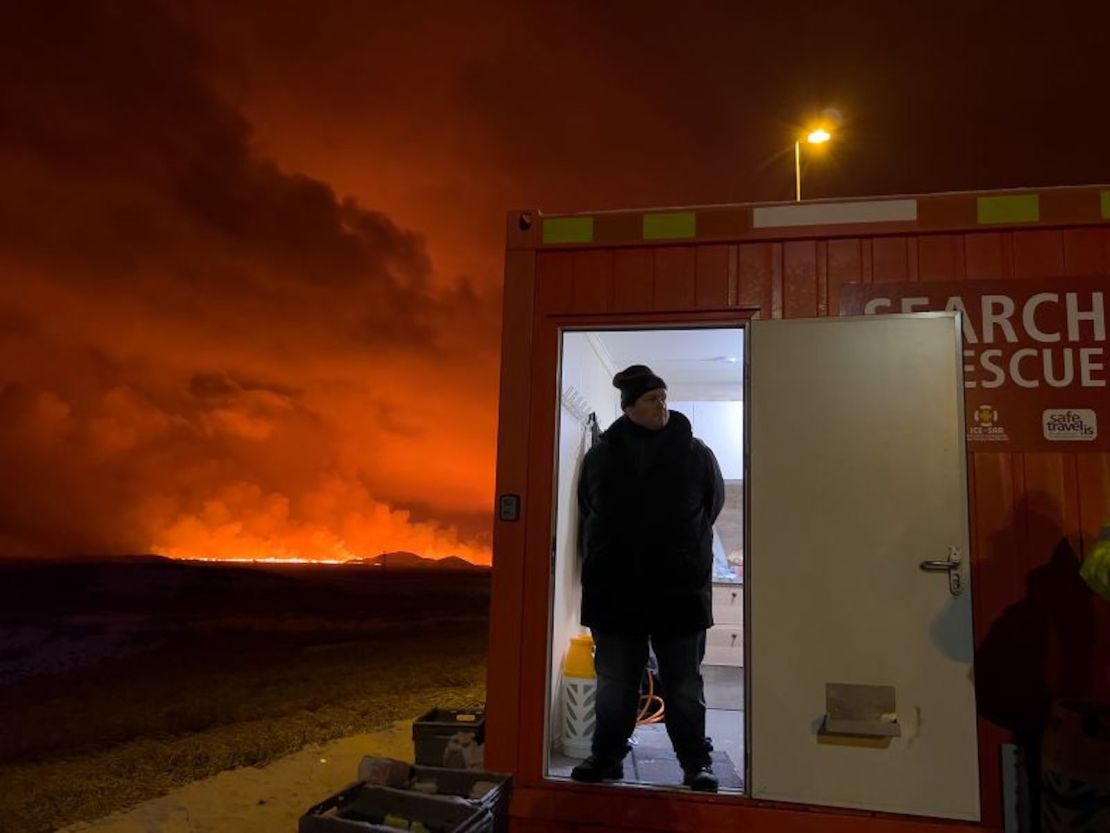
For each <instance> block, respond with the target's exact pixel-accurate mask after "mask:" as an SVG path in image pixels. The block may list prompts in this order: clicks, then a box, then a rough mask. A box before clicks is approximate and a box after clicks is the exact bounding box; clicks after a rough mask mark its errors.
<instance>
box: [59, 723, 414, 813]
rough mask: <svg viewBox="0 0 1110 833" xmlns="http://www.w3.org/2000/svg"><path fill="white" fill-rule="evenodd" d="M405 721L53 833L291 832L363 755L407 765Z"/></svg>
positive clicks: (344, 780)
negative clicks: (379, 757) (396, 760)
mask: <svg viewBox="0 0 1110 833" xmlns="http://www.w3.org/2000/svg"><path fill="white" fill-rule="evenodd" d="M412 754H413V750H412V720H405V721H399V722H397V723H394V724H393V725H392V726H390V727H389V728H388V729H383V730H382V731H379V732H371V733H368V734H362V735H353V736H352V737H347V738H341V739H339V740H335V741H332V742H330V743H325V744H316V745H313V746H311V747H309V748H307V749H303V750H301V751H300V752H296V753H294V754H292V755H287V756H285V757H284V758H281V759H279V760H277V761H274V762H273V763H271V764H268V765H266V766H263V767H242V768H240V769H235V770H231V771H229V772H221V773H220V774H219V775H214V776H212V777H210V778H204V779H202V780H199V781H194V782H193V783H191V784H186V785H185V786H183V787H179V788H177V789H175V790H173V791H171V792H170V793H168V794H167V795H164V796H161V797H159V798H155V799H151V800H149V801H144V802H143V803H142V804H139V805H138V806H137V807H133V808H131V809H129V810H125V811H122V812H117V813H113V814H112V815H110V816H107V817H106V818H103V819H99V820H97V821H93V822H80V823H77V824H73V825H70V826H68V827H64V828H62V829H61V830H60V831H59V833H294V831H296V829H297V819H298V818H300V816H301V815H302V814H303V813H304V812H305V810H307V809H308V808H309V807H311V806H312V805H314V804H316V803H318V802H320V801H322V800H323V799H325V798H327V797H328V796H329V795H332V794H334V793H336V792H338V791H339V790H341V789H342V788H343V787H344V786H346V785H347V784H349V783H350V782H351V781H353V780H354V777H355V774H356V773H357V771H358V762H359V760H361V758H362V756H363V755H379V756H384V757H390V758H398V759H401V760H406V761H411V760H412Z"/></svg>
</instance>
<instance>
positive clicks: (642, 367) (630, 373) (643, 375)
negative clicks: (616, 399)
mask: <svg viewBox="0 0 1110 833" xmlns="http://www.w3.org/2000/svg"><path fill="white" fill-rule="evenodd" d="M613 387H615V388H619V389H620V392H621V409H622V410H623V409H625V408H630V407H632V406H633V405H635V404H636V400H637V399H639V398H640V397H641V396H643V395H644V394H645V393H647V392H648V391H649V390H656V389H657V388H663V389H664V390H666V389H667V383H666V382H664V381H663V380H662V379H660V378H659V377H658V376H656V375H655V374H654V373H652V372H651V368H650V367H648V366H647V365H646V364H634V365H631V366H629V367H626V368H625V369H624V370H622V371H621V372H620V373H618V374H617V375H616V376H614V377H613Z"/></svg>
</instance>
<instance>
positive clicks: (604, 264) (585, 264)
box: [571, 249, 613, 312]
mask: <svg viewBox="0 0 1110 833" xmlns="http://www.w3.org/2000/svg"><path fill="white" fill-rule="evenodd" d="M612 299H613V253H612V251H610V250H607V249H597V250H594V251H586V252H575V253H574V291H573V293H572V299H571V309H572V310H573V311H574V312H606V311H608V310H609V309H610V308H611V306H612Z"/></svg>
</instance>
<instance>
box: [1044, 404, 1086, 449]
mask: <svg viewBox="0 0 1110 833" xmlns="http://www.w3.org/2000/svg"><path fill="white" fill-rule="evenodd" d="M1041 426H1042V427H1043V428H1044V438H1045V439H1046V440H1053V441H1057V440H1058V441H1068V440H1071V441H1075V440H1079V441H1088V442H1089V441H1091V440H1094V439H1095V438H1097V437H1098V415H1097V414H1096V413H1095V412H1094V411H1092V410H1091V409H1090V408H1048V409H1047V410H1045V411H1042V412H1041Z"/></svg>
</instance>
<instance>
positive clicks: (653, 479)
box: [578, 411, 725, 636]
mask: <svg viewBox="0 0 1110 833" xmlns="http://www.w3.org/2000/svg"><path fill="white" fill-rule="evenodd" d="M724 499H725V495H724V481H723V480H722V478H721V470H720V467H719V466H718V465H717V459H716V458H715V457H714V456H713V452H712V451H710V450H709V448H708V447H707V446H706V445H705V444H704V443H702V442H701V440H698V439H696V438H695V437H694V435H693V432H692V430H691V428H690V421H689V420H688V419H687V418H686V417H685V416H683V415H682V414H681V413H679V412H677V411H671V412H670V419H669V420H668V421H667V425H666V426H665V427H664V428H662V429H660V430H655V431H653V430H651V429H648V428H642V427H640V426H638V425H636V424H635V423H634V422H632V421H631V420H630V419H629V418H628V417H627V416H623V417H621V418H620V419H618V420H617V421H616V422H614V423H613V424H612V425H611V426H610V427H609V430H607V431H606V432H605V433H604V434H602V435H601V438H600V440H599V441H598V443H597V444H595V445H594V446H593V448H591V449H590V450H589V451H588V452H587V454H586V459H585V460H584V461H583V464H582V472H581V476H580V478H579V481H578V507H579V511H580V513H581V517H582V524H583V528H582V542H583V549H584V559H583V562H582V624H583V625H586V626H587V627H590V628H595V629H598V630H602V631H613V632H617V633H652V634H658V635H660V636H663V635H672V636H679V635H687V634H692V633H696V632H697V631H700V630H704V629H705V628H708V627H710V626H711V625H712V624H713V613H712V592H713V586H712V569H713V522H714V521H716V520H717V515H719V514H720V512H721V507H722V506H723V505H724Z"/></svg>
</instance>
